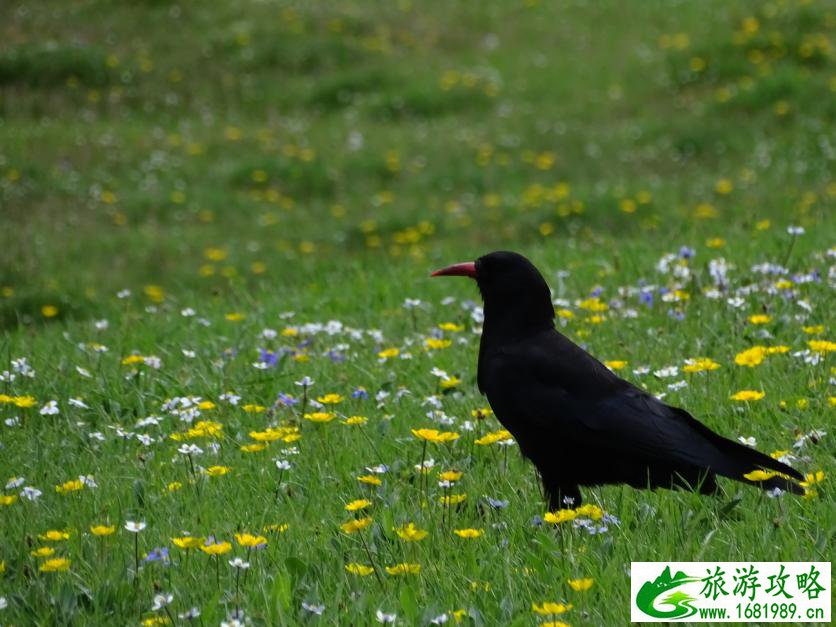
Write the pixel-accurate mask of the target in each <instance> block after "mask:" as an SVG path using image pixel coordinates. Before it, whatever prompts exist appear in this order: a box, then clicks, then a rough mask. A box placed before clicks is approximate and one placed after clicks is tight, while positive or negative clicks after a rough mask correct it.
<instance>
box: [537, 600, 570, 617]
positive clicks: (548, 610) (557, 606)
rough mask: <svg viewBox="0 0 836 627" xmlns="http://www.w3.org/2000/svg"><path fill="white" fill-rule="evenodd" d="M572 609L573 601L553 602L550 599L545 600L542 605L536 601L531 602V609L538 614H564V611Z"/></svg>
mask: <svg viewBox="0 0 836 627" xmlns="http://www.w3.org/2000/svg"><path fill="white" fill-rule="evenodd" d="M571 609H572V604H571V603H552V602H549V601H545V602H543V603H541V604H540V605H537V604H536V603H532V604H531V610H532V611H533V612H535V613H536V614H541V615H547V614H563V613H564V612H568V611H569V610H571Z"/></svg>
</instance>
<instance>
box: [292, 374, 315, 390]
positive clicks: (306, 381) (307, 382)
mask: <svg viewBox="0 0 836 627" xmlns="http://www.w3.org/2000/svg"><path fill="white" fill-rule="evenodd" d="M313 384H314V380H313V379H311V378H310V377H309V376H307V375H306V376H304V377H302V378H301V379H300V380H299V381H294V385H298V386H299V387H302V388H309V387H311V386H312V385H313Z"/></svg>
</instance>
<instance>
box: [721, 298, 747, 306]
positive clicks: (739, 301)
mask: <svg viewBox="0 0 836 627" xmlns="http://www.w3.org/2000/svg"><path fill="white" fill-rule="evenodd" d="M726 303H727V304H728V306H729V307H731V308H732V309H740V308H741V307H743V305H745V304H746V300H745V299H743V298H740V297H739V296H735V297H734V298H729V299H727V300H726Z"/></svg>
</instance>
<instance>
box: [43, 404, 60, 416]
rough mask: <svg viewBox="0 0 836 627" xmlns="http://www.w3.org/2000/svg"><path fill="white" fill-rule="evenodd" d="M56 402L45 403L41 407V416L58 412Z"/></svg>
mask: <svg viewBox="0 0 836 627" xmlns="http://www.w3.org/2000/svg"><path fill="white" fill-rule="evenodd" d="M59 411H60V410H59V409H58V403H56V402H55V401H49V402H48V403H47V404H46V405H44V406H43V407H41V416H54V415H55V414H57V413H59Z"/></svg>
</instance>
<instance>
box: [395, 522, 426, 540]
mask: <svg viewBox="0 0 836 627" xmlns="http://www.w3.org/2000/svg"><path fill="white" fill-rule="evenodd" d="M392 530H393V531H394V532H395V533H396V534H398V537H399V538H400V539H401V540H406V541H407V542H417V541H419V540H423V539H424V538H426V537H427V533H428V532H427V531H424V530H423V529H418V528H417V527H416V526H415V523H412V522H411V523H408V524H404V525H402V526H400V527H393V529H392Z"/></svg>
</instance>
